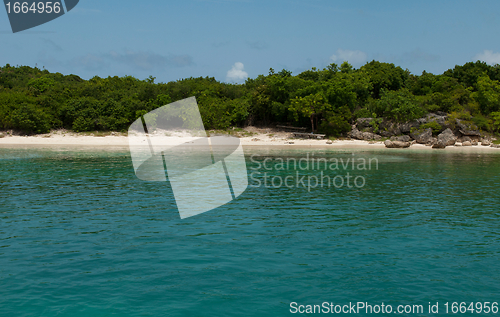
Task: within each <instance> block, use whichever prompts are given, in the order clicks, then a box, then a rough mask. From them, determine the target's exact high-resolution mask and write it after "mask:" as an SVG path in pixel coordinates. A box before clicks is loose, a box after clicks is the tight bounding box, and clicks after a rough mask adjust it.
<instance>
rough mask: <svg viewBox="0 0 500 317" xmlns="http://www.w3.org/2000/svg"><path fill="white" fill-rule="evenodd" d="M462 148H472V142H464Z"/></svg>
mask: <svg viewBox="0 0 500 317" xmlns="http://www.w3.org/2000/svg"><path fill="white" fill-rule="evenodd" d="M462 146H472V143H471V141H464V142H462Z"/></svg>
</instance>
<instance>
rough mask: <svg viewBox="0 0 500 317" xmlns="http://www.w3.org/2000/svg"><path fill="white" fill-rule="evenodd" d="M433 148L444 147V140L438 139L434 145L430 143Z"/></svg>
mask: <svg viewBox="0 0 500 317" xmlns="http://www.w3.org/2000/svg"><path fill="white" fill-rule="evenodd" d="M432 148H433V149H444V148H446V141H445V140H438V141H437V142H436V143H435V144H434V145H432Z"/></svg>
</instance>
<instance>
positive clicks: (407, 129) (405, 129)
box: [399, 120, 420, 133]
mask: <svg viewBox="0 0 500 317" xmlns="http://www.w3.org/2000/svg"><path fill="white" fill-rule="evenodd" d="M419 126H420V123H419V122H418V121H416V120H414V121H411V122H407V123H403V124H401V125H400V126H399V129H400V130H401V133H410V131H411V128H418V127H419Z"/></svg>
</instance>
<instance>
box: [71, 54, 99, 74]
mask: <svg viewBox="0 0 500 317" xmlns="http://www.w3.org/2000/svg"><path fill="white" fill-rule="evenodd" d="M68 65H69V66H71V67H81V68H83V69H84V70H87V71H99V70H102V69H105V68H107V67H108V66H109V62H108V61H107V60H106V59H105V58H104V57H103V56H101V55H95V54H87V55H84V56H78V57H75V58H73V59H72V60H70V61H69V62H68Z"/></svg>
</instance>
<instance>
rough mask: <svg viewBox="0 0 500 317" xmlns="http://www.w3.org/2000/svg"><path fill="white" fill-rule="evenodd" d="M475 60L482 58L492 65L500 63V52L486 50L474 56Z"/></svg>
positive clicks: (481, 59)
mask: <svg viewBox="0 0 500 317" xmlns="http://www.w3.org/2000/svg"><path fill="white" fill-rule="evenodd" d="M474 60H475V61H477V60H480V61H483V62H486V64H490V65H495V64H500V53H493V51H490V50H484V52H482V53H479V54H477V55H476V56H474Z"/></svg>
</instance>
